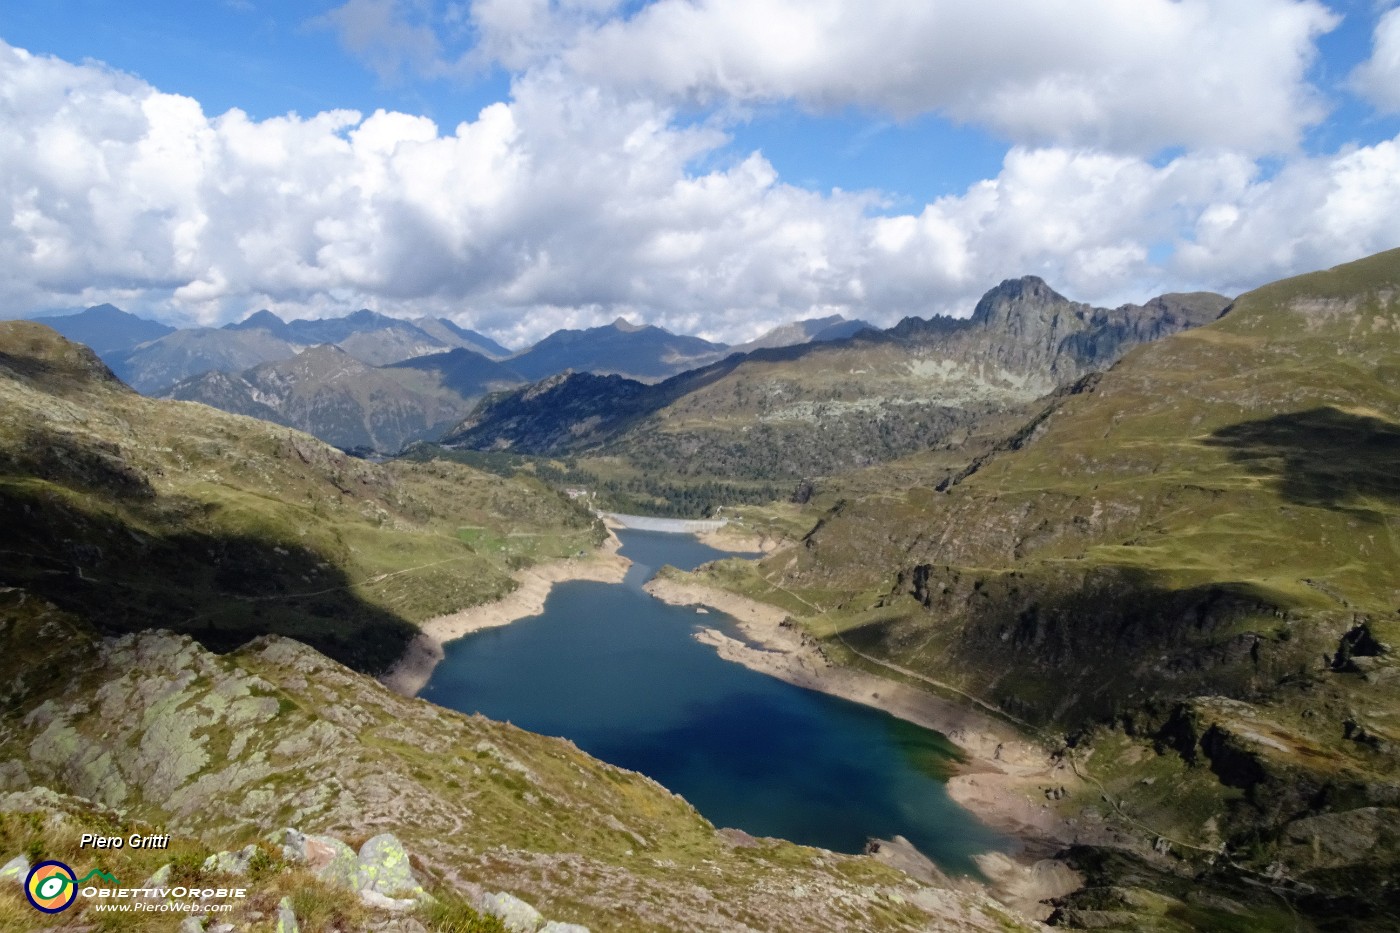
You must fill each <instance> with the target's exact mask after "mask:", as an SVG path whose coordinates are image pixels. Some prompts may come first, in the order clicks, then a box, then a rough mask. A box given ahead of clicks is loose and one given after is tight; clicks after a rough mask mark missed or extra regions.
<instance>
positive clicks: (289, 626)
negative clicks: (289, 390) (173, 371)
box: [0, 321, 603, 670]
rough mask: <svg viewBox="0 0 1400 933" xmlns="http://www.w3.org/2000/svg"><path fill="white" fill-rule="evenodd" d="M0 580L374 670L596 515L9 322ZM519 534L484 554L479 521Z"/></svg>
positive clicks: (566, 549)
mask: <svg viewBox="0 0 1400 933" xmlns="http://www.w3.org/2000/svg"><path fill="white" fill-rule="evenodd" d="M0 517H3V526H4V528H5V531H6V541H7V542H8V543H7V544H6V546H5V549H4V551H3V553H0V584H4V585H10V586H21V587H24V588H26V589H27V590H29V591H31V592H33V593H34V594H35V595H36V596H42V597H44V598H46V599H48V600H50V601H52V602H53V603H55V604H56V605H58V606H60V607H61V608H63V609H65V610H67V611H71V612H74V613H77V614H79V615H82V616H84V617H85V618H89V619H91V620H92V621H93V623H94V624H96V625H98V626H99V628H101V629H102V630H103V631H107V632H123V631H134V630H140V629H147V628H152V627H163V628H169V629H173V630H176V631H180V632H187V633H190V634H192V635H195V636H196V637H198V638H199V639H200V640H201V641H203V642H204V643H205V644H206V645H209V646H210V647H214V648H218V649H221V650H222V649H227V648H232V647H235V646H237V645H239V644H242V643H243V642H244V641H246V640H247V639H248V638H250V637H252V636H254V635H258V634H266V633H270V632H271V633H281V634H286V635H293V636H295V637H298V638H300V639H302V640H304V641H307V642H309V643H310V644H313V645H315V646H317V647H318V648H320V649H321V650H323V651H325V652H326V653H328V654H330V655H331V656H333V657H336V658H338V659H340V660H342V661H345V662H347V663H350V664H351V665H353V666H356V667H359V668H361V669H366V670H376V669H378V668H381V667H383V666H385V665H387V664H388V663H390V662H391V661H392V660H393V659H394V658H396V657H397V656H398V654H399V653H400V652H401V650H402V648H403V645H404V643H405V641H406V640H407V639H408V638H409V637H410V636H411V635H412V634H413V627H412V624H411V623H413V622H415V621H419V620H422V619H425V618H428V617H430V616H433V615H437V614H440V613H443V612H448V611H452V610H455V609H459V608H461V607H463V606H465V605H470V604H472V603H475V602H479V601H481V600H484V599H489V598H492V597H495V596H498V595H500V594H502V593H503V592H506V591H507V590H508V589H509V588H510V587H511V586H512V585H513V584H512V582H511V580H510V577H509V573H510V571H511V570H512V569H514V568H515V567H518V566H521V565H523V564H526V563H529V562H531V561H533V560H536V559H539V558H543V557H552V556H560V555H565V554H572V553H575V552H577V551H578V550H579V549H581V548H588V547H591V546H592V545H593V544H594V543H596V542H597V541H598V540H600V539H601V537H600V536H601V535H602V533H603V531H602V529H601V527H599V526H597V524H596V523H595V521H594V519H593V517H592V516H591V514H589V513H587V512H586V511H583V510H581V509H579V508H577V507H575V506H574V505H573V504H572V503H570V502H568V500H566V499H565V498H563V497H562V496H559V495H556V494H554V493H552V492H550V491H548V490H547V489H545V488H544V487H543V486H542V485H541V484H539V483H538V482H536V481H533V480H530V479H528V478H520V479H511V480H507V479H502V478H500V477H496V476H490V475H486V474H482V473H479V472H477V471H475V470H472V469H469V468H466V467H462V466H458V465H456V464H450V463H436V464H404V463H395V464H388V465H385V466H375V465H373V464H369V463H365V462H363V461H360V460H355V459H352V458H349V457H347V456H345V455H344V454H342V453H340V452H339V451H337V450H335V449H334V448H331V447H328V446H326V445H325V444H323V443H321V442H320V441H317V440H315V439H314V438H311V437H310V436H308V435H305V434H302V433H300V432H298V431H294V430H291V429H288V428H284V427H280V426H277V425H273V424H269V423H265V422H261V421H254V420H252V419H249V418H243V417H238V416H235V415H229V414H225V413H223V412H219V411H216V410H214V409H211V408H208V407H206V406H203V405H196V404H190V403H184V402H171V401H158V400H152V399H147V398H144V397H142V396H139V395H137V394H136V393H134V392H132V391H131V390H130V389H128V388H127V387H126V386H124V385H122V384H121V383H120V382H119V381H118V380H117V379H116V378H115V377H114V376H113V375H112V373H111V372H110V371H109V370H108V369H107V368H106V366H104V365H103V364H102V363H101V362H100V361H99V360H98V359H97V358H96V357H95V356H94V355H93V354H92V352H91V351H89V350H88V349H87V348H85V347H82V346H79V345H77V344H72V343H69V342H68V341H66V340H64V339H63V338H62V337H60V336H58V335H57V334H56V333H54V332H53V331H52V330H50V329H48V328H47V327H43V326H42V325H38V324H33V323H27V322H22V321H15V322H5V323H0ZM507 527H508V529H509V530H510V531H512V532H516V533H518V534H517V536H515V537H512V538H509V539H505V540H504V542H503V543H501V544H499V546H493V547H492V548H490V549H489V550H483V551H480V552H479V551H478V550H476V549H475V548H474V547H473V546H472V545H471V544H470V543H468V542H469V540H473V539H475V538H476V537H477V532H479V531H480V530H481V529H482V528H491V529H505V528H507Z"/></svg>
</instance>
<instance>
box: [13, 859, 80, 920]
mask: <svg viewBox="0 0 1400 933" xmlns="http://www.w3.org/2000/svg"><path fill="white" fill-rule="evenodd" d="M24 896H25V897H27V898H29V903H31V904H33V905H34V909H35V910H42V911H43V912H44V913H46V914H56V913H58V912H59V911H61V910H67V909H68V908H69V907H71V906H73V902H74V901H76V900H77V899H78V878H77V876H76V875H74V874H73V869H71V868H69V867H68V866H67V865H65V864H63V863H62V862H40V863H39V864H38V865H35V866H34V867H33V868H31V869H29V877H27V878H25V879H24Z"/></svg>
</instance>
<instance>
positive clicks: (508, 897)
mask: <svg viewBox="0 0 1400 933" xmlns="http://www.w3.org/2000/svg"><path fill="white" fill-rule="evenodd" d="M480 906H481V910H482V911H483V912H484V913H488V914H491V915H492V916H494V917H500V918H501V922H502V923H504V924H505V925H506V929H507V930H510V931H511V933H535V931H536V930H537V929H539V926H540V920H542V919H543V918H542V917H541V916H540V912H539V911H538V910H536V909H535V908H533V907H531V906H530V905H529V904H527V903H525V902H524V901H522V900H521V899H520V898H518V897H516V896H515V895H514V894H507V893H506V892H504V891H497V892H496V893H495V894H483V895H482V897H481V905H480Z"/></svg>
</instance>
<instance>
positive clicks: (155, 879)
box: [141, 862, 175, 888]
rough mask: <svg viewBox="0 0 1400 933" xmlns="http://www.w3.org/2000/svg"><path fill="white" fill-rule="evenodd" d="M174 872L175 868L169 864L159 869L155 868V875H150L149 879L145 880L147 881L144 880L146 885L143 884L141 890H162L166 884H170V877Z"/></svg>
mask: <svg viewBox="0 0 1400 933" xmlns="http://www.w3.org/2000/svg"><path fill="white" fill-rule="evenodd" d="M174 870H175V866H174V865H172V864H170V863H169V862H166V863H165V864H164V865H162V866H160V867H159V868H157V869H156V873H155V874H154V875H152V876H151V877H149V878H147V879H146V883H145V884H143V885H141V887H143V888H163V887H165V886H166V885H167V884H169V883H170V875H171V874H172V873H173V872H174Z"/></svg>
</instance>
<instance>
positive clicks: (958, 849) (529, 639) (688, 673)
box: [420, 530, 1011, 873]
mask: <svg viewBox="0 0 1400 933" xmlns="http://www.w3.org/2000/svg"><path fill="white" fill-rule="evenodd" d="M618 536H619V537H620V538H621V540H622V551H621V553H622V554H623V555H624V556H625V557H628V558H630V559H631V560H632V561H633V566H632V568H631V570H630V571H629V572H628V574H627V579H626V580H624V581H623V582H622V583H617V584H608V583H591V582H570V583H562V584H559V585H557V586H555V587H554V589H553V591H552V592H551V593H550V596H549V600H548V602H547V603H546V605H545V608H544V612H543V613H541V614H540V615H538V616H532V617H530V618H527V619H521V620H519V621H517V622H515V623H513V624H511V625H508V626H505V627H503V628H495V629H488V630H486V631H482V632H477V633H475V634H472V635H469V636H467V637H465V638H462V639H459V640H457V641H454V642H451V643H449V644H448V645H447V646H446V655H447V656H446V658H445V659H444V660H443V661H442V663H441V664H439V665H438V667H437V669H436V670H435V671H434V673H433V678H432V680H431V681H429V683H428V685H427V687H425V688H424V690H423V691H422V693H421V694H420V695H421V696H422V697H424V698H425V699H428V700H431V701H432V702H434V703H437V704H439V705H441V706H445V707H448V708H451V709H456V710H461V711H463V712H480V713H482V714H483V715H486V716H489V717H491V718H493V719H500V720H507V721H509V722H512V723H514V724H515V725H517V726H520V727H522V728H525V729H529V730H531V731H532V732H539V733H543V734H545V735H557V736H564V737H567V738H569V739H571V740H573V741H574V742H575V743H576V744H577V745H578V746H579V747H580V748H582V749H584V750H585V751H587V752H589V753H590V754H592V755H594V756H596V757H598V758H601V759H603V760H604V761H608V762H611V763H613V764H616V765H621V766H622V767H624V768H631V769H633V770H635V771H640V772H642V773H643V774H646V775H648V776H650V777H652V778H654V779H656V780H657V781H659V782H660V783H661V784H663V785H665V786H666V787H667V788H669V789H670V790H672V791H675V792H676V793H678V794H680V795H681V796H683V797H685V798H686V799H687V800H689V801H690V802H691V803H692V804H694V805H695V807H696V808H697V809H698V810H699V811H700V812H701V813H702V814H704V815H705V817H706V818H707V819H709V820H710V821H711V822H713V823H714V824H715V825H716V826H731V827H736V828H738V829H742V830H744V831H746V832H748V833H751V834H753V835H756V836H778V837H781V838H784V839H789V840H792V841H793V842H799V843H804V844H807V845H815V846H822V847H824V848H828V849H833V850H835V851H838V852H859V851H861V850H862V848H863V847H864V845H865V843H866V840H867V839H869V838H871V837H882V838H889V837H891V836H894V835H896V834H898V835H902V836H905V837H906V838H908V839H909V840H910V841H911V842H913V843H914V845H915V846H917V847H918V848H919V849H920V850H921V851H922V852H924V853H925V854H927V855H928V856H929V857H930V858H932V859H933V860H934V861H936V862H937V863H938V864H939V865H940V866H941V867H943V868H944V869H945V870H947V871H950V872H955V873H967V872H973V871H975V867H974V865H973V863H972V861H971V858H970V856H972V855H973V854H974V853H977V852H985V851H988V850H992V849H995V850H1001V851H1005V850H1008V849H1009V848H1011V843H1010V840H1008V839H1006V838H1005V837H1003V836H1001V835H999V834H998V833H996V832H994V831H992V830H991V829H989V828H987V827H985V826H983V825H982V824H981V823H979V822H978V821H977V820H976V819H974V818H973V816H972V815H971V814H970V813H968V812H967V811H966V810H963V809H962V808H961V807H959V806H958V805H957V804H955V803H953V801H952V800H950V799H949V798H948V796H947V794H946V793H945V792H944V786H943V778H944V776H945V775H946V774H947V769H948V766H949V765H950V763H951V762H952V760H953V755H954V750H953V747H952V745H951V744H950V743H949V742H948V740H947V739H945V738H944V737H943V736H941V735H939V734H938V733H936V732H931V731H928V730H926V729H922V728H919V727H918V726H914V725H910V724H909V723H906V722H903V721H902V720H899V719H895V718H894V717H892V716H889V715H887V714H885V713H882V712H880V711H878V710H874V709H871V708H869V707H865V706H861V705H859V704H856V703H851V702H849V701H846V700H842V699H838V698H836V697H830V696H826V695H824V694H821V693H816V692H813V691H810V690H804V689H802V688H799V687H794V686H791V685H789V684H786V683H783V682H782V681H780V680H776V679H774V678H772V677H768V676H766V675H763V674H759V673H756V672H754V671H750V670H748V669H747V668H745V667H742V666H740V665H738V664H733V663H730V662H728V661H724V660H722V659H720V657H719V656H718V655H716V654H715V652H714V650H713V649H711V648H709V647H707V646H705V645H702V644H700V643H699V642H697V641H695V640H694V639H693V638H692V637H691V635H692V633H693V632H694V631H695V629H696V627H697V626H708V627H712V628H717V629H720V630H721V631H724V632H725V633H726V634H730V635H733V636H734V637H742V636H741V635H740V633H739V632H738V630H737V629H736V628H735V627H734V625H733V623H732V620H730V619H729V617H727V616H725V615H723V614H720V613H715V612H711V613H708V614H700V613H697V612H696V610H695V609H694V608H683V607H676V606H668V605H666V604H665V603H662V602H661V601H659V600H656V599H653V598H652V597H650V596H649V595H647V594H646V593H645V592H643V590H642V585H643V584H644V583H646V581H647V580H649V579H650V578H651V577H652V576H653V575H654V574H655V573H656V571H657V570H658V569H659V568H660V567H662V566H663V565H665V564H670V565H672V566H675V567H680V568H682V569H687V570H689V569H693V568H695V567H697V566H699V565H700V564H702V563H705V562H706V561H710V560H715V559H717V558H720V557H726V556H732V555H729V554H726V553H725V552H722V551H717V550H715V549H713V548H710V547H707V546H705V545H703V544H701V543H700V542H699V541H697V540H696V539H695V538H694V537H692V536H690V535H683V534H668V533H664V532H653V531H631V530H624V531H621V532H619V534H618Z"/></svg>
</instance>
